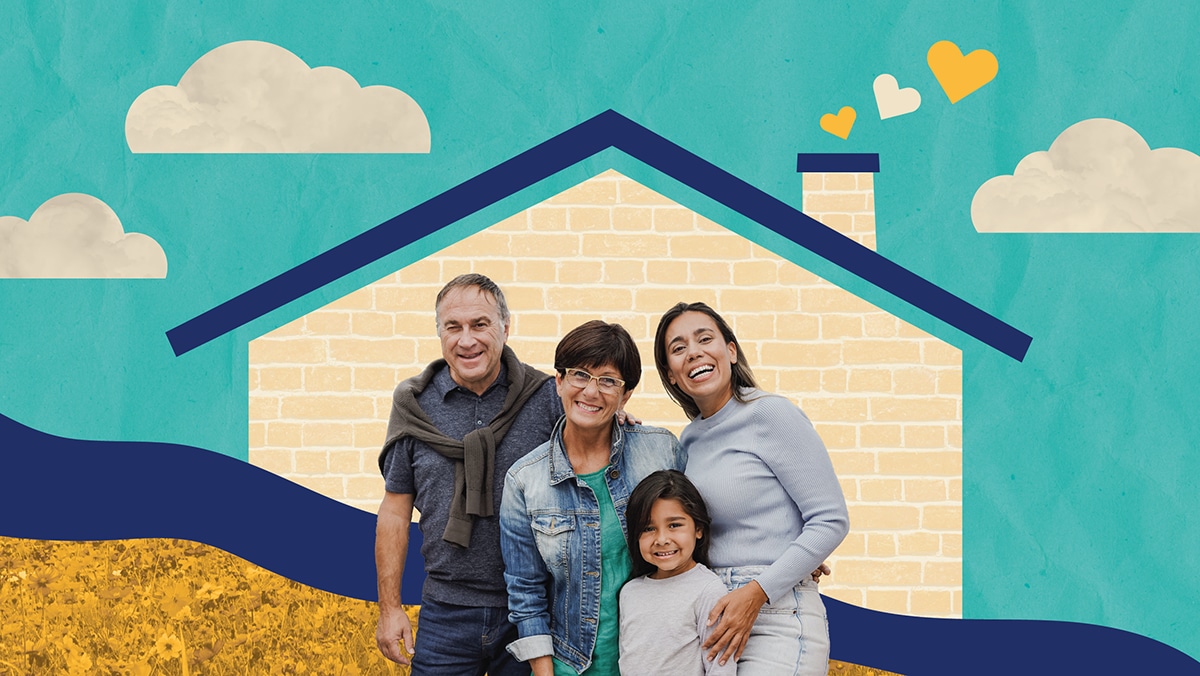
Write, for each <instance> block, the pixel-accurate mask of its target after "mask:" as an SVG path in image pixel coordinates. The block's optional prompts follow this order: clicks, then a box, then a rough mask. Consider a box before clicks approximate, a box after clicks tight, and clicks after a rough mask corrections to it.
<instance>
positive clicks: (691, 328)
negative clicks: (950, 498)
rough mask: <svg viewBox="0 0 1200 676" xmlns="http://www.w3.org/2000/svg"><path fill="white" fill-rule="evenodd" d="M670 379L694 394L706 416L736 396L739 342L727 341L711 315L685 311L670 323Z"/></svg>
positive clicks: (674, 383)
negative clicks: (734, 378) (734, 383)
mask: <svg viewBox="0 0 1200 676" xmlns="http://www.w3.org/2000/svg"><path fill="white" fill-rule="evenodd" d="M663 340H664V341H665V342H666V348H667V368H668V372H669V373H668V378H669V380H670V382H671V384H672V385H675V386H676V387H678V388H679V389H680V390H683V393H684V394H686V395H688V396H689V397H691V398H692V399H693V400H694V401H695V402H696V406H697V407H699V409H700V415H701V416H702V417H704V418H707V417H708V416H710V415H712V414H714V413H716V412H717V411H719V410H721V407H722V406H724V405H725V404H726V402H728V401H729V400H730V398H732V397H733V365H734V364H736V363H737V345H735V344H733V343H727V342H725V339H724V338H723V337H722V336H721V330H720V329H719V328H718V327H717V323H716V322H715V321H713V319H712V317H709V316H708V315H706V314H704V313H703V312H684V313H683V314H681V315H679V316H678V317H676V318H675V320H674V321H672V322H671V323H670V324H669V325H668V326H667V331H666V334H665V336H664V338H663Z"/></svg>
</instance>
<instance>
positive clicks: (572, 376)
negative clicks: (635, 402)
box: [558, 369, 625, 394]
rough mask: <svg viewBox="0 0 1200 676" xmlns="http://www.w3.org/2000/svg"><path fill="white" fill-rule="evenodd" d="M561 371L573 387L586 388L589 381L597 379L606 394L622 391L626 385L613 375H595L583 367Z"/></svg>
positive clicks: (599, 386) (598, 384) (598, 385)
mask: <svg viewBox="0 0 1200 676" xmlns="http://www.w3.org/2000/svg"><path fill="white" fill-rule="evenodd" d="M558 371H559V373H562V374H563V377H564V379H565V380H566V381H567V383H568V384H569V385H571V386H572V387H578V388H579V389H581V390H582V389H586V388H587V386H588V383H590V382H592V381H593V380H594V381H596V386H597V387H598V388H600V391H601V392H604V393H605V394H612V393H614V392H619V391H621V389H622V388H624V387H625V381H624V380H621V379H620V378H613V377H612V376H594V375H592V374H590V373H588V372H587V371H584V370H583V369H559V370H558Z"/></svg>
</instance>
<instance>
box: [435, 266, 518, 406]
mask: <svg viewBox="0 0 1200 676" xmlns="http://www.w3.org/2000/svg"><path fill="white" fill-rule="evenodd" d="M437 321H438V337H439V338H441V341H442V358H443V359H445V360H446V363H447V364H448V365H449V366H450V377H451V378H453V379H454V382H456V383H458V384H459V385H461V386H463V387H465V388H467V389H468V390H471V391H472V392H474V393H475V394H483V392H484V390H486V389H487V388H488V387H489V386H490V385H491V384H492V383H493V382H494V381H495V380H496V376H497V375H499V374H500V354H501V352H502V351H503V350H504V343H505V341H506V340H508V327H507V326H505V325H504V322H503V321H501V319H500V310H499V308H497V307H496V299H495V298H493V297H492V295H491V294H490V293H486V292H484V291H482V290H480V288H479V287H477V286H464V287H458V288H455V289H451V290H450V291H449V292H448V293H447V294H446V296H445V297H444V298H442V303H441V304H440V305H438V308H437Z"/></svg>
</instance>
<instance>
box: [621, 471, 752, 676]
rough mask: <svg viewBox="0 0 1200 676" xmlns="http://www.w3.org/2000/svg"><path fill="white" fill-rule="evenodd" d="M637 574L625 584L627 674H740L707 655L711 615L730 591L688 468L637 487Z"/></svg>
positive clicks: (633, 511)
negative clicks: (715, 560) (717, 568)
mask: <svg viewBox="0 0 1200 676" xmlns="http://www.w3.org/2000/svg"><path fill="white" fill-rule="evenodd" d="M625 517H626V523H627V524H628V545H629V557H630V558H631V559H632V560H633V573H634V575H635V576H636V577H634V578H633V579H632V580H630V581H629V582H627V583H626V584H625V586H624V587H622V588H621V602H620V612H621V621H620V626H621V634H620V649H621V657H620V661H619V665H620V669H621V674H622V676H639V675H641V674H655V675H659V674H661V675H668V676H701V675H708V674H720V675H724V674H736V673H737V662H735V661H734V660H729V661H728V663H727V664H725V665H724V666H722V665H721V664H720V663H719V661H718V660H712V661H709V660H706V659H704V651H703V650H702V649H701V647H700V646H701V644H702V643H703V642H704V639H706V638H707V637H708V633H709V631H711V629H712V627H709V626H707V625H708V614H709V612H710V611H711V610H712V608H713V606H714V605H715V604H716V602H717V600H718V599H720V598H721V597H722V596H724V595H725V593H726V591H727V590H726V588H725V584H724V583H722V582H721V580H720V578H718V577H717V576H716V575H715V574H714V573H713V572H712V571H710V570H709V569H708V568H707V567H706V566H705V565H704V564H706V563H708V526H709V523H710V522H711V519H709V516H708V508H706V507H705V506H704V499H703V498H701V497H700V492H699V491H697V490H696V487H695V486H693V485H692V482H691V481H688V478H687V477H686V476H684V474H683V473H682V472H677V471H675V470H670V469H668V470H660V471H658V472H654V473H653V474H650V475H649V476H647V477H646V478H645V479H643V480H642V481H641V483H639V484H638V485H637V488H635V489H633V492H632V493H631V494H630V495H629V505H628V507H627V509H626V511H625Z"/></svg>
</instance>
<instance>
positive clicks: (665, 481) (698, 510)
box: [625, 469, 712, 577]
mask: <svg viewBox="0 0 1200 676" xmlns="http://www.w3.org/2000/svg"><path fill="white" fill-rule="evenodd" d="M663 499H666V500H677V501H678V502H679V504H680V505H682V506H683V511H684V512H685V513H687V515H688V516H690V517H692V521H695V522H696V527H697V528H699V529H700V530H701V531H702V532H703V536H702V537H701V538H700V539H699V540H696V549H695V550H693V551H692V559H693V560H694V561H695V562H696V563H703V564H704V565H706V566H707V565H708V540H709V526H710V525H711V524H712V519H711V518H709V516H708V507H706V506H705V505H704V498H702V497H700V491H699V490H697V489H696V486H695V484H693V483H692V482H691V480H689V479H688V478H687V477H686V476H685V475H684V474H683V472H680V471H678V470H673V469H660V470H659V471H657V472H654V473H653V474H651V475H650V476H648V477H646V478H645V479H642V481H641V483H639V484H638V485H637V488H634V489H633V492H632V493H630V494H629V504H628V506H627V507H626V508H625V524H626V543H627V544H628V545H629V558H631V559H633V575H634V577H637V576H640V575H648V574H650V573H653V572H654V571H655V570H657V569H656V568H655V567H654V564H652V563H650V562H649V561H647V560H645V559H643V558H642V551H641V548H640V547H639V546H638V540H639V538H641V536H642V530H644V529H645V528H646V525H647V524H649V523H650V509H651V508H652V507H653V506H654V503H655V501H657V500H663Z"/></svg>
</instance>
